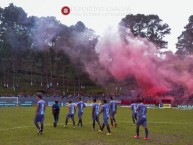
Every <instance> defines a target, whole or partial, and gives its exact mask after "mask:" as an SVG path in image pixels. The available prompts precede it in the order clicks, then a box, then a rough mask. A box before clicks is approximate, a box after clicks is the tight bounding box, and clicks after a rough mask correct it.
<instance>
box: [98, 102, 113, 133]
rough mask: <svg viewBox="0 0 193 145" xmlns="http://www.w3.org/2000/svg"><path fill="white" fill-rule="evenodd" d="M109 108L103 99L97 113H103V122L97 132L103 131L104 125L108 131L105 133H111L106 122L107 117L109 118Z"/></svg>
mask: <svg viewBox="0 0 193 145" xmlns="http://www.w3.org/2000/svg"><path fill="white" fill-rule="evenodd" d="M109 110H110V108H109V105H108V104H107V101H106V100H103V105H102V108H101V111H100V113H99V115H100V114H101V113H103V124H102V127H101V129H100V130H99V132H101V133H103V129H104V127H105V125H106V127H107V131H108V133H107V134H106V135H111V130H110V127H109V123H108V119H109V116H110V114H109V113H110V112H109Z"/></svg>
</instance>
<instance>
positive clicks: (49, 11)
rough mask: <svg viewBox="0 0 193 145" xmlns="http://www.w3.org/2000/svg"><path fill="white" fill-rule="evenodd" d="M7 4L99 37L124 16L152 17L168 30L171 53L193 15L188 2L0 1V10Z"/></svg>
mask: <svg viewBox="0 0 193 145" xmlns="http://www.w3.org/2000/svg"><path fill="white" fill-rule="evenodd" d="M9 3H13V4H14V5H16V6H18V7H22V8H23V9H24V11H25V12H26V13H27V14H28V16H32V15H34V16H38V17H40V16H55V17H56V18H57V19H58V20H60V21H61V22H62V23H63V24H65V25H68V26H69V25H73V24H75V23H76V22H77V21H82V22H83V23H84V24H85V25H86V26H87V27H89V28H92V29H93V30H95V31H96V33H97V34H100V35H102V34H103V33H104V30H106V29H107V28H109V27H110V28H113V29H114V28H116V26H117V24H118V23H119V22H120V20H121V19H122V18H124V17H125V16H126V14H137V13H143V14H156V15H158V16H159V17H160V18H161V19H162V20H163V22H164V23H167V24H169V26H170V28H171V35H170V36H168V37H167V38H166V40H167V41H168V42H169V45H168V47H169V49H170V50H172V51H175V43H176V42H177V37H178V36H179V35H180V34H181V32H182V31H183V30H184V26H185V25H186V24H187V23H188V18H189V16H190V15H193V7H192V6H193V1H192V0H41V1H40V0H0V7H2V8H4V7H6V6H8V5H9ZM63 6H68V7H69V8H70V9H71V13H70V14H69V15H67V16H65V15H63V14H62V13H61V8H62V7H63Z"/></svg>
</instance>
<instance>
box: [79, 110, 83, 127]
mask: <svg viewBox="0 0 193 145" xmlns="http://www.w3.org/2000/svg"><path fill="white" fill-rule="evenodd" d="M82 115H83V112H81V113H80V126H81V127H82Z"/></svg>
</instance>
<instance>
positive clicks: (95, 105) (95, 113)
mask: <svg viewBox="0 0 193 145" xmlns="http://www.w3.org/2000/svg"><path fill="white" fill-rule="evenodd" d="M99 112H100V105H99V104H98V103H96V99H93V106H92V121H93V123H92V129H93V130H95V122H97V123H98V125H99V128H100V129H101V125H100V122H99V116H98V115H99Z"/></svg>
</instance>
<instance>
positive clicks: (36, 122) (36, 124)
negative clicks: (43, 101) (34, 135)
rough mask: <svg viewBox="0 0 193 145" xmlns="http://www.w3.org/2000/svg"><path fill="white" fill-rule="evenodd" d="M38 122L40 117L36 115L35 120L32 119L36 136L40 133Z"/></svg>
mask: <svg viewBox="0 0 193 145" xmlns="http://www.w3.org/2000/svg"><path fill="white" fill-rule="evenodd" d="M38 122H40V116H39V115H36V116H35V119H34V124H35V126H36V128H37V129H38V134H40V133H41V128H40V126H39V124H38Z"/></svg>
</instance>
